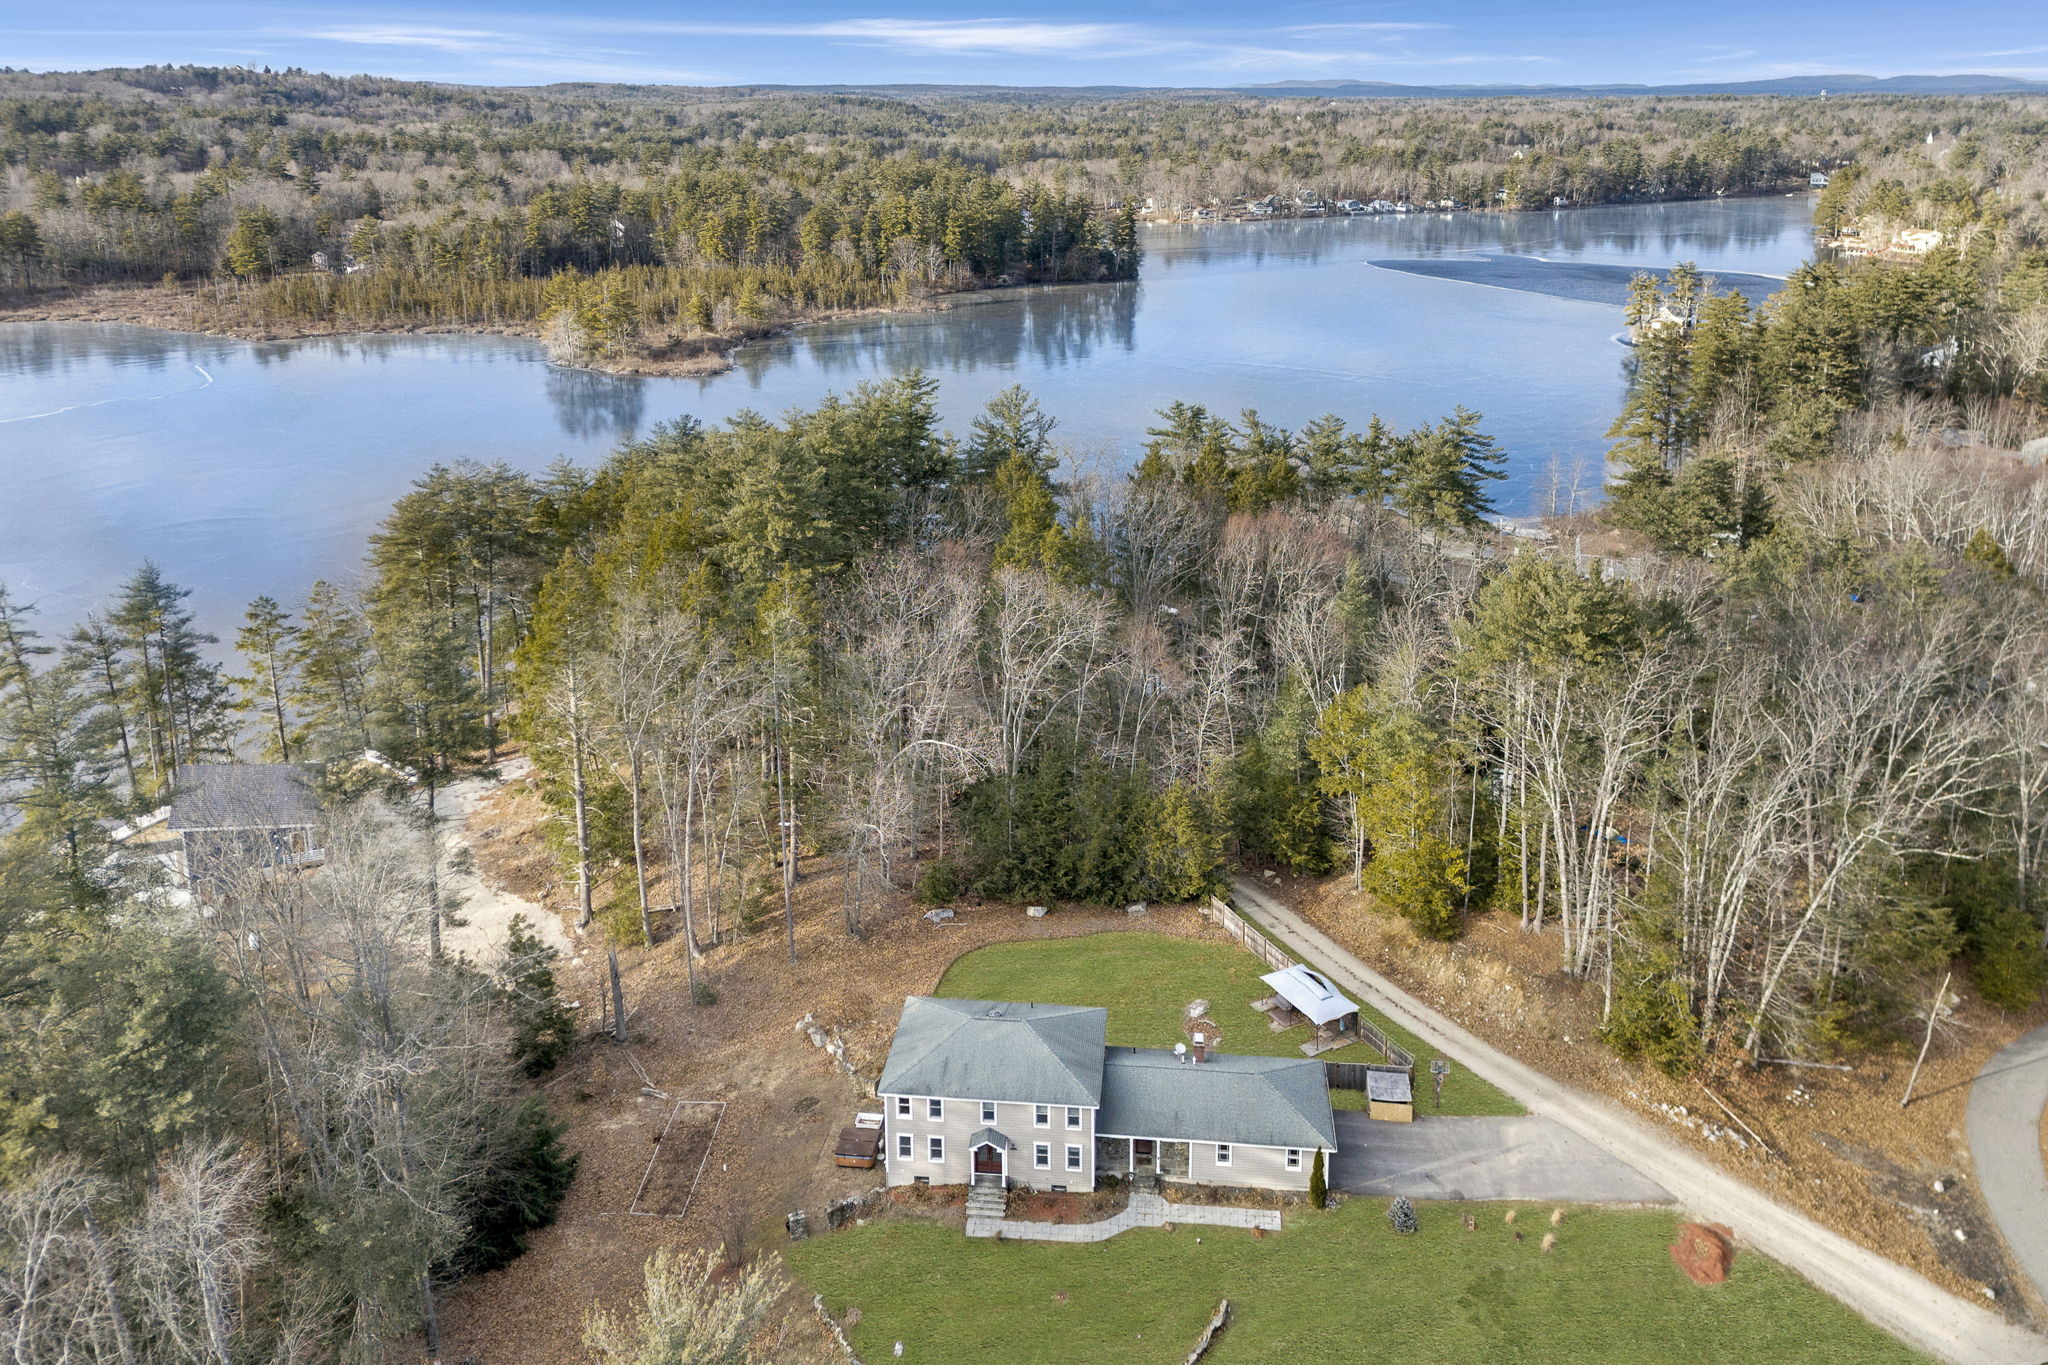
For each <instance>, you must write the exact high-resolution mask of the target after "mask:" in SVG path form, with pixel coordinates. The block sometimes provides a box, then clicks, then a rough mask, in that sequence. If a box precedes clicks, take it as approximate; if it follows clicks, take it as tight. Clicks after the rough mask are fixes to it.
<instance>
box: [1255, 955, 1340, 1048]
mask: <svg viewBox="0 0 2048 1365" xmlns="http://www.w3.org/2000/svg"><path fill="white" fill-rule="evenodd" d="M1259 979H1260V980H1261V981H1263V982H1265V983H1266V984H1267V985H1268V986H1271V987H1272V988H1273V994H1272V996H1270V997H1268V998H1267V999H1266V1000H1261V1001H1258V1002H1256V1003H1257V1008H1259V1009H1266V1010H1270V1009H1272V1008H1273V1007H1275V1006H1284V1007H1285V1008H1286V1009H1287V1010H1289V1011H1290V1012H1292V1013H1294V1014H1296V1015H1299V1016H1300V1017H1301V1018H1302V1019H1304V1020H1306V1021H1307V1022H1308V1023H1309V1024H1310V1025H1311V1026H1312V1027H1313V1028H1314V1029H1315V1037H1313V1038H1311V1039H1310V1040H1309V1041H1308V1042H1307V1043H1305V1044H1303V1045H1302V1049H1301V1050H1302V1051H1303V1052H1306V1053H1307V1054H1308V1055H1309V1056H1311V1057H1313V1056H1315V1054H1316V1053H1318V1052H1327V1051H1329V1050H1331V1049H1333V1048H1340V1047H1343V1046H1344V1045H1345V1044H1347V1043H1353V1042H1356V1041H1358V1006H1357V1004H1356V1003H1354V1002H1353V1001H1351V1000H1350V999H1348V998H1347V997H1346V996H1345V995H1344V993H1343V992H1342V991H1340V990H1338V989H1337V988H1336V987H1335V986H1333V985H1331V984H1330V983H1329V982H1328V981H1327V980H1325V979H1324V977H1323V976H1322V974H1321V973H1319V972H1315V971H1312V970H1310V969H1309V968H1307V967H1304V966H1302V965H1301V964H1300V963H1299V962H1297V963H1294V964H1293V965H1292V966H1288V967H1282V968H1281V969H1280V970H1279V971H1277V972H1267V973H1266V974H1265V975H1264V976H1262V977H1260V978H1259Z"/></svg>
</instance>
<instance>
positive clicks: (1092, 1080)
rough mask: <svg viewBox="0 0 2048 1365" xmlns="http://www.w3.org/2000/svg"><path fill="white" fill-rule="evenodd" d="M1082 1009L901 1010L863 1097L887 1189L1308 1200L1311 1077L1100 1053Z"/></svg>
mask: <svg viewBox="0 0 2048 1365" xmlns="http://www.w3.org/2000/svg"><path fill="white" fill-rule="evenodd" d="M1108 1020H1109V1014H1108V1011H1106V1010H1101V1009H1092V1008H1088V1007H1085V1006H1080V1005H1036V1004H1020V1003H1016V1002H1011V1001H999V1000H944V999H938V998H935V997H931V996H921V995H914V996H911V997H909V998H908V999H907V1000H905V1001H904V1003H903V1017H902V1019H901V1020H900V1021H899V1022H898V1024H897V1026H896V1037H895V1041H894V1042H893V1043H891V1045H890V1048H889V1060H888V1062H887V1064H886V1065H885V1066H884V1067H883V1068H882V1079H881V1080H880V1082H879V1083H877V1085H876V1087H875V1090H876V1093H877V1094H879V1095H880V1096H881V1099H882V1112H883V1116H884V1120H885V1124H886V1127H885V1135H884V1137H885V1140H884V1143H883V1149H882V1150H883V1161H884V1163H885V1165H886V1166H887V1168H888V1183H889V1184H891V1185H909V1184H927V1185H965V1184H969V1183H976V1184H981V1183H988V1184H1001V1185H1004V1186H1011V1185H1021V1186H1025V1187H1028V1188H1031V1189H1037V1190H1088V1189H1093V1188H1094V1187H1095V1184H1096V1182H1097V1180H1098V1179H1099V1178H1100V1177H1101V1176H1104V1175H1117V1176H1132V1175H1141V1176H1154V1175H1156V1176H1158V1177H1160V1178H1162V1179H1166V1180H1175V1181H1185V1182H1188V1183H1191V1184H1200V1185H1248V1186H1256V1187H1259V1188H1262V1189H1278V1190H1305V1189H1307V1188H1308V1180H1309V1171H1310V1169H1311V1168H1312V1167H1313V1165H1314V1163H1315V1153H1316V1152H1317V1150H1319V1149H1320V1150H1321V1151H1322V1152H1323V1153H1324V1154H1325V1159H1326V1160H1327V1159H1328V1156H1329V1155H1330V1154H1334V1153H1335V1152H1336V1150H1337V1125H1336V1121H1335V1120H1334V1119H1333V1118H1332V1117H1331V1114H1330V1092H1329V1087H1328V1085H1327V1083H1326V1082H1325V1080H1324V1075H1323V1067H1322V1063H1320V1062H1316V1061H1311V1060H1308V1059H1305V1058H1304V1059H1296V1058H1291V1057H1243V1056H1237V1055H1234V1054H1233V1055H1225V1054H1220V1053H1208V1054H1203V1053H1202V1051H1201V1050H1200V1049H1197V1050H1196V1051H1194V1052H1186V1053H1184V1052H1180V1051H1167V1050H1165V1049H1162V1048H1136V1047H1108V1046H1105V1044H1104V1035H1105V1030H1106V1028H1107V1025H1108Z"/></svg>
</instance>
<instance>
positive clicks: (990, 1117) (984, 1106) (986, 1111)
mask: <svg viewBox="0 0 2048 1365" xmlns="http://www.w3.org/2000/svg"><path fill="white" fill-rule="evenodd" d="M981 1121H982V1122H983V1123H994V1122H995V1121H996V1102H995V1101H994V1100H983V1101H982V1102H981Z"/></svg>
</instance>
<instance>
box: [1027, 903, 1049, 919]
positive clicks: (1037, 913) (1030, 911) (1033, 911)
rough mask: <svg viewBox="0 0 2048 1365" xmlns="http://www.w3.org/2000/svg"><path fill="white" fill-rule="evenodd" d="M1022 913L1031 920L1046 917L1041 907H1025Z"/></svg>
mask: <svg viewBox="0 0 2048 1365" xmlns="http://www.w3.org/2000/svg"><path fill="white" fill-rule="evenodd" d="M1024 913H1025V914H1027V915H1029V916H1031V918H1033V919H1044V918H1045V916H1046V908H1045V907H1044V906H1042V905H1027V906H1025V907H1024Z"/></svg>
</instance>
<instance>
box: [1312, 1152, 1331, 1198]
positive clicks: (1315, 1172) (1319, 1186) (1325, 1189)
mask: <svg viewBox="0 0 2048 1365" xmlns="http://www.w3.org/2000/svg"><path fill="white" fill-rule="evenodd" d="M1308 1202H1309V1203H1311V1204H1313V1205H1314V1206H1315V1207H1317V1208H1319V1209H1323V1208H1328V1207H1329V1206H1330V1185H1329V1182H1328V1181H1327V1180H1326V1179H1325V1178H1324V1176H1323V1149H1322V1148H1320V1147H1318V1148H1316V1159H1315V1164H1314V1165H1312V1166H1310V1167H1309V1168H1308Z"/></svg>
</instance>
